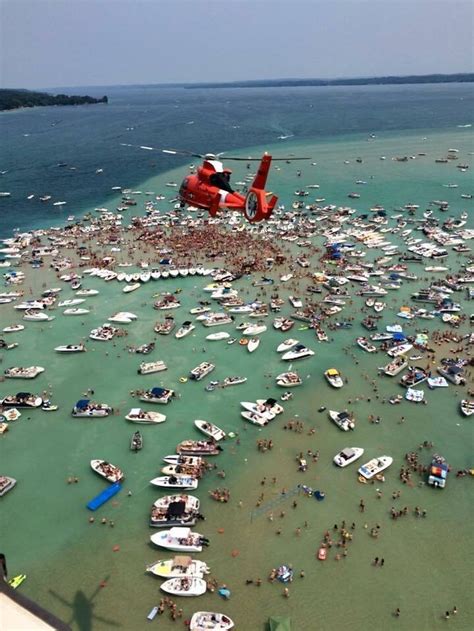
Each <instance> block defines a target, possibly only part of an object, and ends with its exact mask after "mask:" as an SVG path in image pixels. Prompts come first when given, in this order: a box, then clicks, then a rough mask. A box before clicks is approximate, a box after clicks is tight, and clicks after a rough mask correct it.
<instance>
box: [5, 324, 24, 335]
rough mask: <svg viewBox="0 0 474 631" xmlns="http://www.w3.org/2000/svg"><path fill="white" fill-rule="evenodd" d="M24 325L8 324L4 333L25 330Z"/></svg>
mask: <svg viewBox="0 0 474 631" xmlns="http://www.w3.org/2000/svg"><path fill="white" fill-rule="evenodd" d="M24 328H25V327H24V325H23V324H12V326H6V327H5V328H4V329H3V332H4V333H17V332H18V331H23V330H24Z"/></svg>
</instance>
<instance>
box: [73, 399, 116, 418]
mask: <svg viewBox="0 0 474 631" xmlns="http://www.w3.org/2000/svg"><path fill="white" fill-rule="evenodd" d="M112 412H113V410H112V408H111V407H110V406H109V405H106V404H105V403H95V402H94V401H90V400H89V399H80V400H79V401H78V402H77V403H76V405H75V406H74V407H73V408H72V412H71V414H72V416H74V417H75V418H97V417H100V418H104V417H105V416H109V414H111V413H112Z"/></svg>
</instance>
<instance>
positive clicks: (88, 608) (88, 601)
mask: <svg viewBox="0 0 474 631" xmlns="http://www.w3.org/2000/svg"><path fill="white" fill-rule="evenodd" d="M108 579H109V577H108V576H107V577H106V578H105V579H104V580H103V581H102V583H103V584H105V583H107V580H108ZM101 585H102V584H101ZM101 585H99V586H98V587H97V589H96V590H95V591H94V592H93V593H92V595H91V596H89V597H87V596H86V594H85V593H84V592H83V591H82V590H78V591H77V592H76V593H75V595H74V598H73V600H72V602H70V601H68V600H66V598H64V597H63V596H61V595H60V594H58V593H57V592H55V591H53V590H52V589H50V590H49V593H50V594H52V595H53V596H54V597H55V598H56V599H57V600H59V601H60V602H61V603H62V604H63V605H65V606H66V607H69V609H70V610H71V617H70V619H69V620H68V622H67V624H69V625H72V624H73V623H74V626H75V627H76V628H77V629H79V631H92V630H93V628H94V623H95V622H101V623H103V624H104V625H107V626H110V627H120V626H122V625H121V624H120V623H119V622H116V621H115V620H110V619H108V618H103V617H102V616H98V615H96V614H95V613H94V607H95V603H94V602H93V600H94V599H95V598H96V596H97V595H98V594H99V592H100V590H101Z"/></svg>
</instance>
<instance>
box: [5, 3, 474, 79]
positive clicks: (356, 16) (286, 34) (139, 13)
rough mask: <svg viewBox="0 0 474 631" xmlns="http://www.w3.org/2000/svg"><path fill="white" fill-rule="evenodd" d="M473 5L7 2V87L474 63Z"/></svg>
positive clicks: (462, 68) (367, 72)
mask: <svg viewBox="0 0 474 631" xmlns="http://www.w3.org/2000/svg"><path fill="white" fill-rule="evenodd" d="M473 7H474V3H473V2H472V1H465V0H408V1H405V0H366V1H364V0H0V11H1V12H0V59H1V65H0V86H1V87H25V88H39V87H53V86H81V85H111V84H131V83H134V84H139V83H170V82H188V81H189V82H191V81H192V82H199V81H228V80H237V79H260V78H283V77H322V78H327V77H355V76H359V77H360V76H374V75H387V74H427V73H432V72H441V73H451V72H469V71H471V72H472V70H473V47H472V42H473V13H474V8H473Z"/></svg>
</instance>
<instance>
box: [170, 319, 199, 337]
mask: <svg viewBox="0 0 474 631" xmlns="http://www.w3.org/2000/svg"><path fill="white" fill-rule="evenodd" d="M195 328H196V327H195V325H194V324H193V323H192V322H190V321H189V320H188V321H186V322H183V324H182V326H180V327H179V329H178V330H177V331H176V333H175V334H174V336H175V338H176V339H178V340H179V339H181V338H182V337H186V335H189V334H190V333H191V332H192V331H194V329H195Z"/></svg>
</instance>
